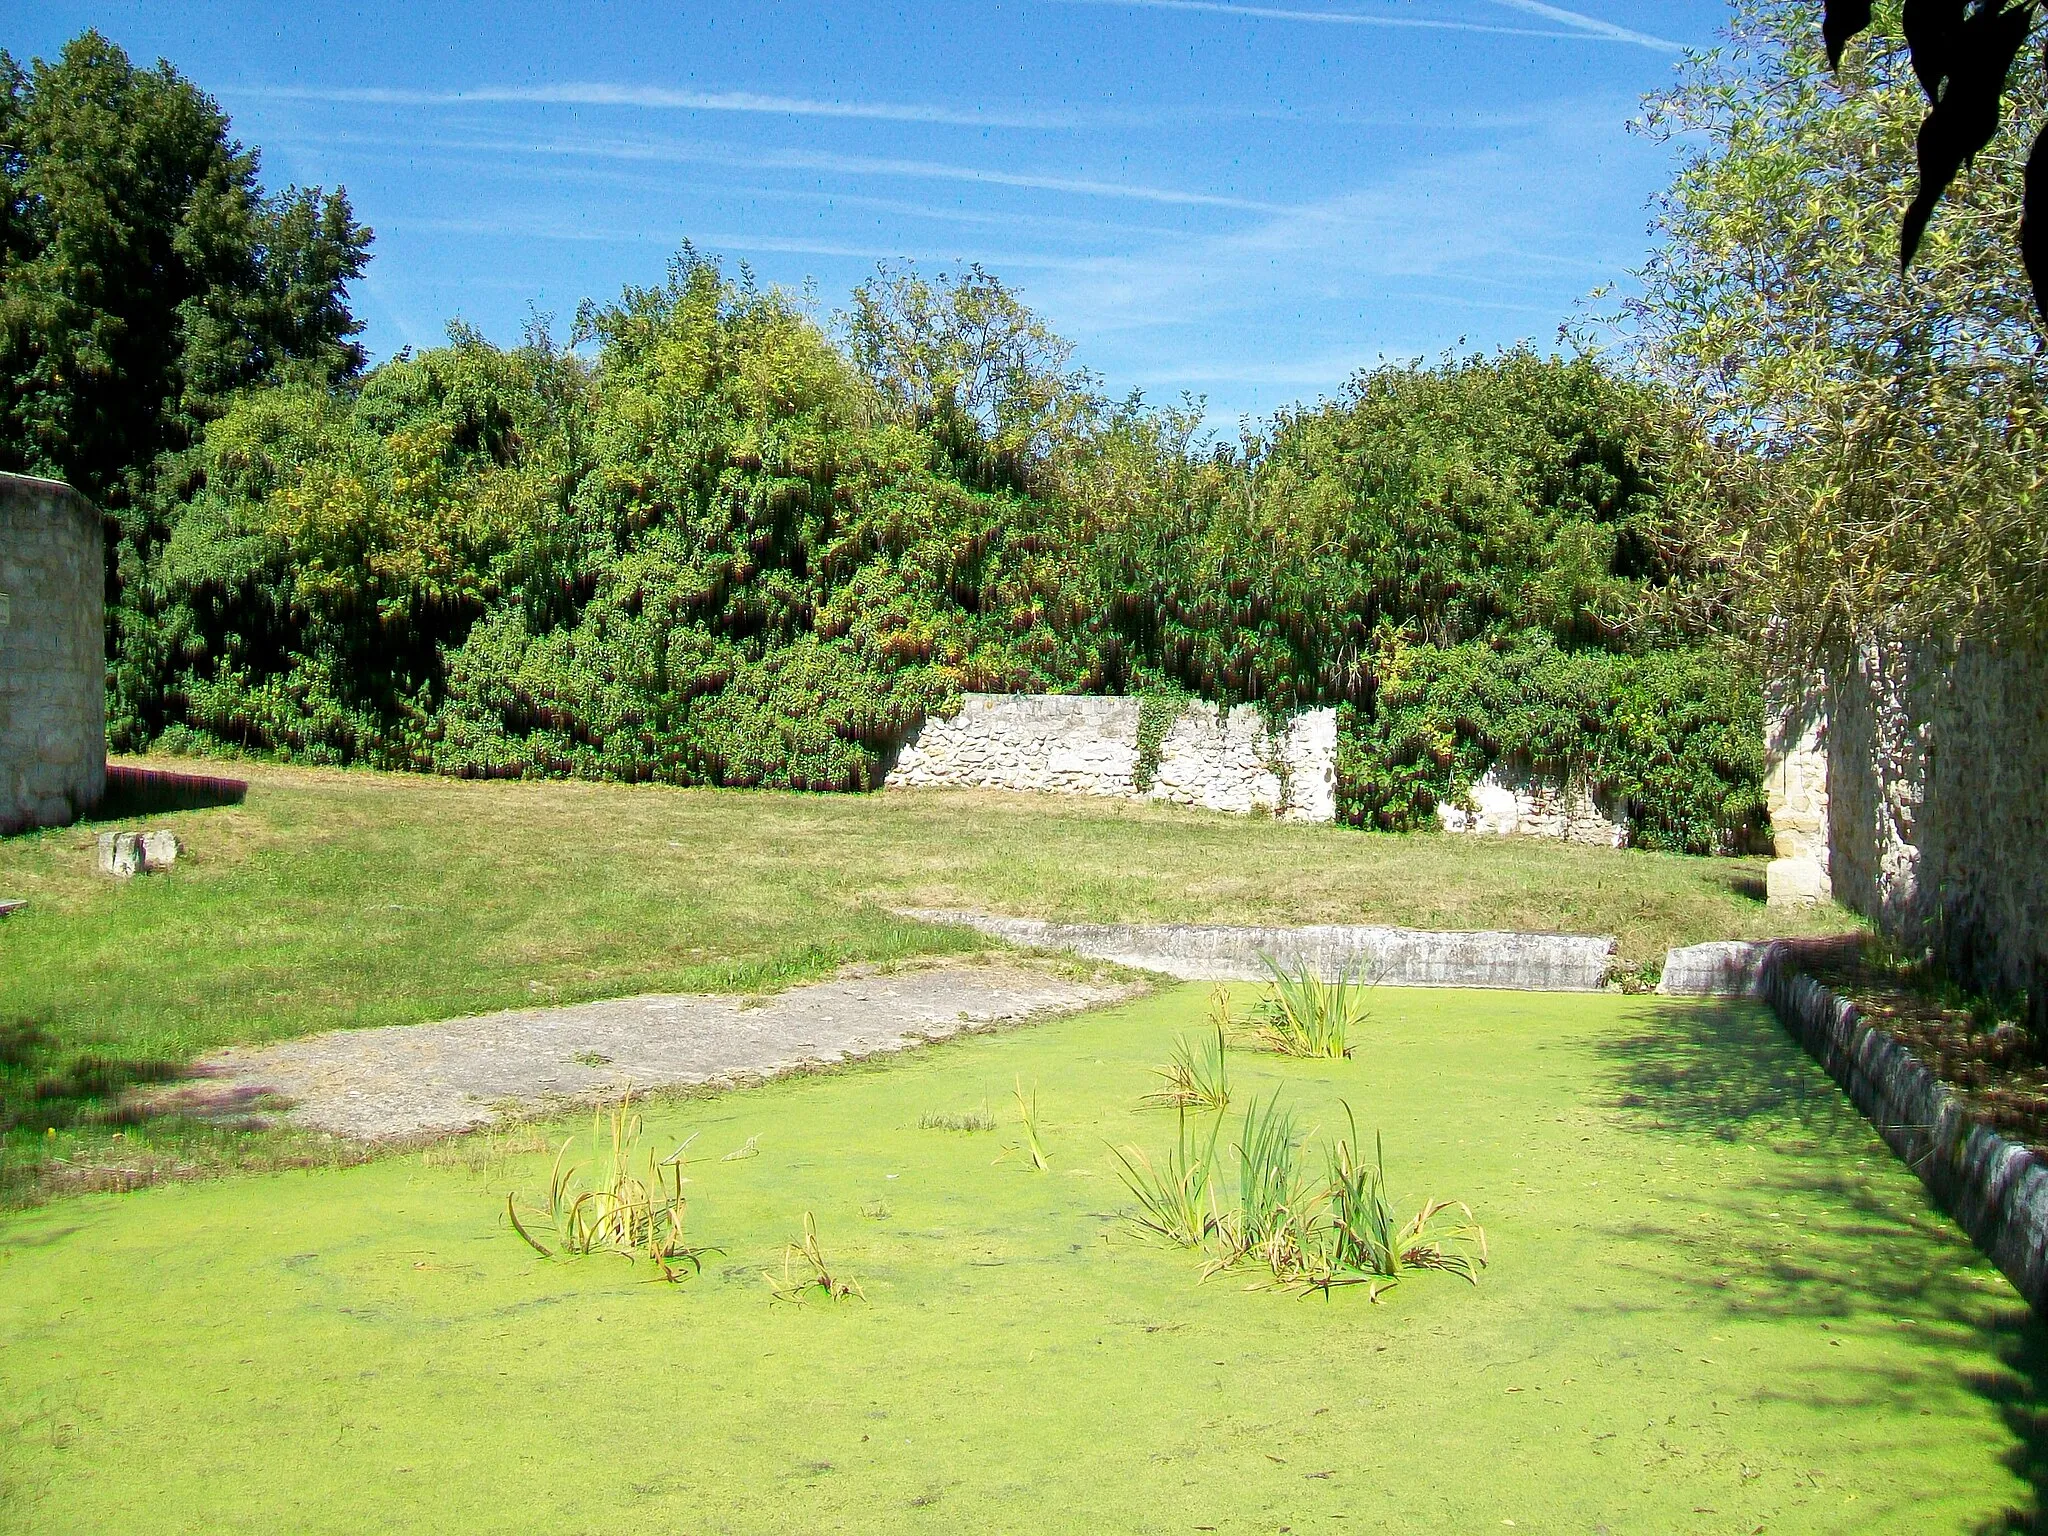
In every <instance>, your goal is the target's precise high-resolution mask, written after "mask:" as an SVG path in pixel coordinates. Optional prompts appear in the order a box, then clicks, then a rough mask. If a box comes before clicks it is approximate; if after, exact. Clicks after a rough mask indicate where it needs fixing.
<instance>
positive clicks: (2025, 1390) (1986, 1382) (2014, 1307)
mask: <svg viewBox="0 0 2048 1536" xmlns="http://www.w3.org/2000/svg"><path fill="white" fill-rule="evenodd" d="M1596 1049H1597V1055H1598V1058H1599V1062H1600V1067H1601V1071H1602V1076H1603V1081H1602V1082H1601V1085H1600V1087H1601V1091H1602V1097H1603V1098H1604V1100H1605V1103H1606V1106H1607V1107H1608V1108H1609V1109H1610V1110H1612V1111H1614V1112H1615V1113H1614V1123H1615V1124H1616V1125H1617V1126H1618V1127H1620V1128H1621V1129H1622V1130H1623V1131H1624V1132H1625V1133H1631V1134H1636V1135H1640V1136H1642V1137H1644V1138H1646V1139H1649V1140H1653V1141H1654V1140H1659V1139H1662V1140H1666V1141H1669V1142H1671V1143H1673V1144H1674V1146H1675V1145H1676V1144H1679V1143H1685V1144H1690V1145H1691V1146H1693V1147H1694V1148H1698V1147H1699V1146H1700V1145H1701V1144H1703V1143H1705V1144H1711V1145H1714V1146H1718V1147H1721V1148H1723V1149H1724V1153H1732V1152H1733V1151H1734V1149H1735V1148H1737V1147H1739V1146H1750V1147H1754V1148H1755V1149H1756V1151H1757V1152H1758V1154H1759V1155H1757V1156H1756V1157H1755V1158H1754V1159H1748V1158H1745V1159H1743V1160H1742V1161H1741V1163H1740V1167H1739V1174H1738V1175H1737V1176H1732V1177H1731V1178H1729V1179H1728V1180H1725V1181H1723V1182H1722V1183H1720V1184H1718V1185H1715V1186H1710V1187H1700V1188H1696V1189H1694V1190H1693V1191H1692V1192H1691V1194H1690V1196H1689V1198H1688V1200H1687V1202H1686V1203H1685V1209H1686V1213H1687V1219H1683V1220H1673V1221H1664V1220H1661V1219H1660V1220H1656V1221H1642V1222H1638V1223H1636V1224H1635V1225H1634V1226H1632V1227H1631V1228H1630V1230H1629V1231H1628V1232H1627V1233H1626V1234H1625V1235H1627V1236H1629V1237H1631V1238H1634V1239H1638V1241H1636V1242H1633V1243H1631V1244H1630V1247H1629V1251H1630V1252H1631V1253H1632V1254H1634V1255H1637V1256H1638V1257H1637V1258H1634V1259H1632V1260H1631V1261H1629V1262H1631V1264H1633V1265H1635V1266H1637V1267H1641V1268H1644V1269H1652V1268H1654V1269H1655V1270H1656V1278H1657V1279H1658V1280H1660V1281H1664V1282H1669V1283H1671V1284H1675V1285H1680V1286H1683V1287H1685V1289H1686V1292H1687V1299H1688V1302H1689V1303H1690V1304H1699V1305H1707V1306H1718V1307H1721V1308H1723V1309H1725V1310H1726V1311H1727V1313H1728V1314H1729V1318H1730V1321H1731V1322H1734V1321H1738V1320H1741V1319H1749V1320H1756V1319H1758V1318H1773V1317H1775V1318H1779V1319H1783V1320H1785V1321H1788V1322H1800V1321H1807V1322H1812V1323H1814V1324H1815V1325H1816V1326H1819V1325H1821V1324H1823V1323H1825V1324H1826V1325H1827V1326H1828V1327H1830V1328H1831V1329H1833V1330H1835V1332H1836V1333H1837V1334H1842V1333H1843V1331H1844V1330H1845V1329H1846V1330H1847V1336H1851V1337H1853V1336H1854V1334H1855V1333H1856V1332H1858V1331H1862V1332H1865V1333H1868V1334H1872V1335H1874V1334H1876V1333H1878V1332H1880V1331H1884V1330H1893V1329H1897V1328H1900V1327H1910V1329H1911V1330H1912V1335H1913V1337H1914V1338H1915V1339H1916V1340H1918V1341H1920V1342H1922V1343H1924V1344H1928V1345H1930V1346H1932V1352H1931V1353H1930V1355H1929V1357H1928V1358H1929V1359H1930V1361H1943V1362H1953V1361H1955V1360H1958V1359H1967V1358H1968V1357H1970V1356H1972V1355H1974V1356H1976V1357H1977V1359H1978V1360H1981V1359H1982V1355H1983V1351H1984V1347H1985V1344H1986V1342H1987V1341H1988V1342H1989V1343H1990V1345H1991V1347H1992V1349H1993V1351H1994V1352H1995V1354H1996V1356H1997V1359H1998V1364H1997V1365H1996V1366H1995V1367H1985V1366H1982V1365H1977V1366H1973V1367H1966V1368H1964V1369H1962V1370H1961V1371H1956V1370H1954V1369H1953V1365H1952V1363H1951V1364H1946V1365H1943V1366H1942V1367H1941V1368H1940V1369H1938V1370H1934V1369H1929V1370H1915V1369H1913V1368H1911V1367H1910V1365H1902V1364H1897V1363H1894V1364H1889V1365H1880V1364H1874V1363H1869V1362H1865V1363H1863V1364H1851V1363H1850V1362H1848V1361H1845V1362H1844V1363H1843V1365H1842V1366H1840V1367H1838V1368H1834V1369H1830V1370H1829V1371H1827V1372H1825V1373H1823V1374H1822V1375H1820V1376H1817V1377H1814V1378H1813V1379H1811V1380H1796V1379H1788V1380H1787V1381H1786V1382H1785V1383H1784V1384H1783V1386H1782V1388H1781V1390H1782V1391H1784V1392H1786V1393H1793V1394H1798V1395H1800V1396H1802V1397H1804V1398H1806V1399H1807V1400H1809V1401H1811V1402H1813V1403H1815V1404H1816V1405H1819V1406H1825V1407H1827V1408H1830V1409H1841V1410H1853V1409H1855V1408H1856V1407H1857V1406H1859V1405H1862V1406H1872V1405H1881V1404H1882V1405H1891V1406H1892V1407H1893V1408H1895V1406H1896V1405H1897V1404H1898V1403H1901V1402H1913V1401H1915V1400H1916V1398H1925V1397H1927V1396H1928V1395H1929V1394H1930V1393H1932V1392H1935V1391H1939V1390H1946V1389H1948V1388H1950V1387H1952V1386H1953V1384H1955V1383H1957V1382H1958V1381H1959V1382H1960V1384H1961V1385H1962V1386H1963V1387H1964V1388H1965V1389H1966V1390H1967V1391H1968V1392H1970V1393H1971V1394H1973V1395H1975V1396H1977V1397H1978V1398H1980V1399H1982V1400H1984V1401H1985V1402H1987V1403H1989V1404H1991V1405H1992V1406H1993V1407H1994V1408H1995V1409H1996V1411H1997V1412H1998V1414H1999V1415H2000V1417H2001V1418H2002V1420H2003V1421H2004V1424H2005V1427H2006V1430H2007V1433H2008V1434H2009V1435H2010V1437H2011V1444H2010V1446H2009V1448H2008V1449H2007V1451H2006V1452H2005V1461H2006V1464H2007V1465H2008V1467H2009V1468H2010V1469H2011V1470H2012V1471H2013V1472H2014V1473H2015V1474H2016V1475H2017V1476H2018V1477H2020V1478H2021V1479H2022V1480H2024V1482H2025V1483H2026V1485H2027V1487H2028V1489H2029V1490H2030V1494H2029V1497H2028V1499H2027V1500H2026V1501H2025V1507H2018V1508H2011V1509H2007V1510H2005V1511H2004V1512H2002V1513H2001V1514H2000V1515H1999V1516H1998V1517H1997V1518H1995V1519H1993V1520H1991V1521H1989V1522H1987V1523H1985V1524H1984V1525H1982V1526H1980V1528H1979V1529H1980V1531H1982V1532H1985V1533H1992V1532H2008V1533H2010V1532H2020V1531H2048V1326H2044V1324H2043V1323H2042V1321H2041V1320H2040V1319H2039V1318H2036V1317H2034V1316H2033V1315H2032V1314H2031V1313H2030V1312H2029V1311H2028V1310H2027V1308H2026V1307H2025V1305H2024V1303H2023V1302H2021V1301H2020V1299H2019V1298H2018V1296H2017V1295H2016V1294H2013V1293H2011V1292H2009V1291H2008V1292H2007V1293H2006V1294H2005V1296H2004V1297H2000V1296H1998V1295H1997V1293H1996V1292H1994V1291H1992V1290H1990V1289H1988V1288H1987V1287H1986V1286H1985V1285H1984V1284H1983V1283H1982V1278H1981V1277H1982V1269H1981V1267H1973V1266H1969V1265H1966V1264H1963V1263H1960V1262H1959V1258H1960V1254H1959V1252H1958V1248H1959V1245H1967V1242H1968V1239H1967V1238H1965V1237H1964V1236H1963V1234H1962V1232H1961V1230H1960V1229H1959V1228H1957V1227H1956V1226H1955V1224H1954V1223H1953V1222H1952V1221H1951V1220H1950V1219H1949V1218H1948V1217H1947V1216H1946V1215H1945V1214H1943V1213H1942V1212H1941V1211H1939V1210H1938V1209H1937V1208H1935V1206H1934V1205H1933V1203H1932V1199H1931V1197H1928V1196H1927V1195H1926V1193H1925V1191H1924V1190H1920V1191H1919V1192H1918V1194H1919V1198H1914V1196H1913V1194H1912V1193H1911V1192H1908V1191H1905V1190H1902V1189H1901V1188H1900V1185H1899V1182H1898V1180H1897V1179H1896V1178H1895V1177H1892V1176H1891V1175H1893V1174H1894V1173H1898V1174H1904V1172H1905V1170H1904V1169H1903V1166H1902V1165H1899V1164H1897V1163H1896V1160H1895V1159H1894V1158H1893V1155H1892V1153H1891V1150H1890V1149H1889V1148H1888V1147H1886V1146H1885V1145H1884V1143H1883V1142H1882V1141H1881V1140H1880V1139H1879V1137H1878V1135H1877V1133H1876V1130H1875V1129H1874V1128H1873V1127H1872V1126H1871V1125H1870V1123H1869V1122H1868V1121H1867V1120H1865V1119H1864V1118H1863V1116H1862V1114H1861V1113H1860V1112H1859V1111H1858V1110H1857V1109H1856V1107H1855V1105H1854V1104H1852V1103H1851V1102H1850V1101H1849V1098H1848V1096H1847V1095H1846V1094H1845V1093H1843V1092H1842V1091H1841V1089H1840V1088H1839V1087H1837V1086H1836V1084H1835V1083H1834V1081H1833V1080H1832V1079H1831V1078H1829V1077H1828V1075H1827V1073H1826V1072H1825V1071H1824V1070H1823V1069H1822V1068H1821V1066H1820V1064H1819V1063H1818V1062H1816V1061H1814V1060H1813V1059H1812V1058H1811V1057H1810V1056H1808V1055H1807V1054H1806V1052H1805V1051H1804V1050H1803V1049H1802V1048H1801V1047H1800V1046H1799V1044H1798V1042H1797V1041H1795V1040H1794V1039H1793V1038H1792V1037H1791V1036H1790V1035H1789V1034H1787V1033H1786V1032H1785V1030H1784V1029H1783V1028H1782V1027H1781V1026H1780V1025H1779V1023H1778V1022H1777V1020H1776V1019H1775V1018H1774V1017H1773V1016H1772V1015H1771V1014H1770V1012H1769V1011H1768V1010H1766V1009H1765V1008H1763V1007H1761V1006H1760V1005H1756V1004H1747V1003H1725V1004H1713V1003H1706V1004H1701V1003H1690V1002H1687V1003H1672V1004H1650V1003H1646V1005H1645V1007H1644V1008H1643V1009H1642V1010H1641V1011H1640V1012H1638V1013H1636V1014H1634V1015H1632V1016H1631V1017H1630V1018H1629V1020H1628V1021H1627V1030H1626V1032H1625V1033H1624V1034H1622V1035H1620V1036H1618V1037H1611V1038H1608V1039H1606V1040H1603V1041H1601V1042H1600V1043H1599V1044H1598V1046H1597V1048H1596ZM1766 1154H1768V1155H1766ZM1859 1164H1860V1166H1859ZM1907 1177H1910V1175H1907ZM1760 1200H1761V1201H1762V1202H1763V1204H1761V1205H1760V1204H1759V1201H1760ZM1762 1212H1770V1213H1771V1214H1772V1215H1773V1216H1775V1215H1777V1214H1779V1213H1781V1212H1789V1213H1792V1214H1794V1215H1796V1216H1797V1218H1798V1220H1797V1222H1796V1223H1795V1224H1785V1225H1782V1226H1772V1225H1771V1223H1769V1222H1768V1221H1760V1220H1759V1216H1760V1214H1761V1213H1762ZM1702 1218H1704V1220H1702ZM1886 1358H1888V1359H1891V1360H1893V1361H1897V1360H1898V1358H1899V1357H1898V1356H1897V1354H1896V1352H1886Z"/></svg>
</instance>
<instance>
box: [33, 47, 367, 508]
mask: <svg viewBox="0 0 2048 1536" xmlns="http://www.w3.org/2000/svg"><path fill="white" fill-rule="evenodd" d="M369 243H370V232H369V231H368V230H367V229H364V228H363V227H362V226H360V225H358V224H357V223H356V222H355V220H354V218H353V216H352V215H351V212H350V209H349V204H348V199H347V197H346V195H345V194H343V193H342V192H340V191H338V190H337V191H335V192H331V193H324V194H323V193H322V192H320V191H319V190H318V189H312V190H302V189H292V190H287V191H285V192H283V193H280V194H278V195H276V196H274V197H273V196H266V195H265V194H264V192H263V190H262V188H261V186H260V184H259V182H258V160H257V155H256V152H255V151H254V150H250V149H245V148H243V147H242V145H241V144H239V143H238V142H236V141H235V140H233V139H232V138H231V137H230V134H229V124H228V120H227V118H226V117H225V116H224V115H223V114H222V113H221V111H220V109H219V108H218V107H217V106H215V104H214V103H213V101H212V100H211V99H210V98H209V97H207V96H206V95H204V94H203V93H202V92H200V91H199V90H198V89H197V88H196V87H194V86H193V85H192V84H191V83H190V82H189V81H187V80H185V79H184V78H183V77H181V76H180V75H179V74H178V73H177V72H176V71H175V70H173V69H172V68H171V67H170V66H169V65H168V64H163V63H159V64H158V65H157V66H156V68H155V69H150V70H145V69H137V68H136V67H134V66H133V65H132V64H130V63H129V61H128V58H127V55H126V54H124V53H123V52H122V51H121V50H120V49H119V48H117V47H115V46H114V45H113V44H112V43H110V42H109V41H107V39H106V38H104V37H102V36H100V35H99V34H98V33H97V32H90V31H89V32H86V33H83V34H81V35H80V36H79V37H77V38H75V39H74V40H73V41H72V42H70V43H69V44H67V45H66V47H65V48H64V51H63V53H62V54H61V55H60V57H59V58H58V59H57V60H56V61H55V62H54V63H45V62H43V61H41V60H37V61H35V62H34V63H32V64H31V65H30V66H29V67H27V68H26V69H24V68H23V67H22V66H21V65H19V64H18V63H17V62H16V61H15V60H14V59H13V58H12V57H10V56H8V55H6V54H4V53H0V467H4V468H7V469H12V470H19V471H26V472H29V473H34V474H45V475H54V476H56V477H59V478H61V479H64V480H68V481H69V482H71V484H73V485H74V486H76V487H77V488H78V489H79V490H81V491H83V492H84V493H85V494H86V495H87V496H89V497H91V498H93V499H94V500H95V501H96V502H98V503H99V504H100V505H101V506H103V507H105V508H107V509H108V510H109V511H110V512H113V513H115V514H117V515H120V516H121V518H122V521H123V528H124V531H125V533H126V534H127V536H128V538H129V540H130V541H131V542H134V543H137V544H141V545H144V546H146V545H148V544H149V543H150V542H152V537H153V535H154V534H156V533H158V532H160V529H157V528H155V527H152V526H151V525H150V521H149V518H148V517H147V515H146V514H145V513H143V512H141V511H139V510H138V509H140V508H142V507H143V506H144V504H145V502H146V500H147V497H146V492H145V480H146V477H147V474H148V471H149V468H150V466H151V465H152V464H153V463H154V461H155V460H156V458H157V456H158V455H159V454H161V453H163V452H165V451H166V450H176V449H179V448H183V447H184V446H186V445H187V444H188V443H189V442H190V441H191V439H192V437H193V436H194V434H195V433H196V432H197V431H198V429H199V428H200V427H201V426H202V425H203V424H204V423H205V422H206V421H208V420H210V419H212V418H213V417H215V416H217V415H219V414H220V412H221V411H222V410H223V409H224V408H225V404H226V402H227V400H228V399H229V398H230V397H231V396H232V395H233V394H234V393H235V392H236V391H237V390H240V389H244V388H246V387H248V386H250V385H253V384H256V383H259V382H263V381H267V380H273V379H277V378H279V377H282V376H284V375H286V374H291V375H293V376H296V377H301V378H305V379H310V380H314V381H317V382H319V383H322V384H325V383H331V382H333V381H335V380H338V379H341V378H344V377H347V376H349V375H351V374H353V373H355V372H356V371H357V370H358V369H360V368H361V366H362V364H363V353H362V350H361V348H360V347H358V346H357V345H356V344H355V342H354V340H353V338H354V336H355V335H356V333H357V332H358V331H359V330H360V326H359V325H358V324H357V323H356V321H355V320H354V318H353V317H352V316H351V315H350V313H349V310H348V305H347V285H348V284H349V282H351V281H352V280H353V279H355V278H357V277H359V276H360V275H361V274H362V271H363V266H364V262H365V260H366V253H367V251H368V248H369Z"/></svg>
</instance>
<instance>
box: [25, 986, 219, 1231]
mask: <svg viewBox="0 0 2048 1536" xmlns="http://www.w3.org/2000/svg"><path fill="white" fill-rule="evenodd" d="M178 1072H179V1069H178V1066H177V1064H176V1063H175V1062H169V1061H158V1060H154V1059H140V1060H135V1059H127V1060H124V1059H122V1058H120V1057H115V1056H108V1055H103V1054H100V1053H98V1052H95V1051H92V1050H90V1049H80V1048H77V1047H72V1046H66V1045H64V1044H63V1043H62V1042H60V1041H59V1040H58V1039H57V1038H56V1037H55V1036H54V1035H52V1034H51V1033H50V1032H49V1031H48V1030H46V1029H44V1028H43V1027H42V1026H41V1025H40V1024H38V1023H37V1022H36V1021H35V1020H33V1019H23V1018H14V1019H0V1206H4V1205H8V1204H14V1203H18V1202H19V1201H21V1200H22V1199H24V1198H26V1197H27V1196H28V1195H29V1194H30V1193H32V1192H33V1190H34V1189H35V1188H36V1186H37V1185H38V1184H39V1183H41V1182H42V1180H43V1177H44V1172H45V1168H44V1165H45V1164H46V1163H47V1161H48V1150H47V1146H46V1143H48V1142H49V1141H52V1140H54V1139H55V1138H56V1137H57V1136H58V1135H60V1134H64V1133H69V1132H76V1131H80V1130H84V1129H88V1128H90V1129H94V1130H110V1129H114V1128H117V1127H121V1126H128V1125H134V1124H137V1123H139V1122H140V1121H142V1120H143V1119H144V1118H146V1116H145V1112H144V1111H143V1110H141V1109H139V1108H137V1107H135V1106H134V1105H133V1104H132V1103H131V1102H129V1100H128V1097H127V1096H128V1092H129V1090H130V1089H132V1088H138V1087H143V1086H145V1085H148V1084H151V1083H162V1082H167V1081H169V1080H170V1079H171V1078H174V1077H176V1076H177V1075H178Z"/></svg>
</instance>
